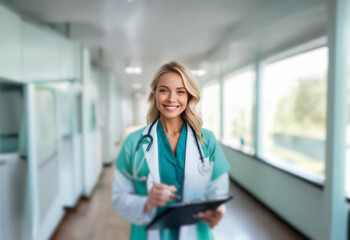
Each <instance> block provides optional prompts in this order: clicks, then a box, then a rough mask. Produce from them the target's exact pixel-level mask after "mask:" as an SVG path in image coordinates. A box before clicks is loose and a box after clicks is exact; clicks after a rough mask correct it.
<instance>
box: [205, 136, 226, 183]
mask: <svg viewBox="0 0 350 240" xmlns="http://www.w3.org/2000/svg"><path fill="white" fill-rule="evenodd" d="M208 150H209V159H210V161H213V162H214V167H213V174H212V177H211V180H212V181H213V180H215V179H217V178H218V177H220V176H221V175H222V174H224V173H226V172H228V171H229V170H230V164H229V163H228V161H227V159H226V157H225V154H224V152H223V151H222V149H221V146H220V144H219V143H218V141H216V138H215V136H214V134H213V133H212V132H210V135H209V141H208Z"/></svg>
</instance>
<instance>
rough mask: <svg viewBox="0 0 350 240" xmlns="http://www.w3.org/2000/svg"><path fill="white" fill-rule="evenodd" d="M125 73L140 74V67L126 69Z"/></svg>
mask: <svg viewBox="0 0 350 240" xmlns="http://www.w3.org/2000/svg"><path fill="white" fill-rule="evenodd" d="M125 73H126V74H141V73H142V68H140V67H126V68H125Z"/></svg>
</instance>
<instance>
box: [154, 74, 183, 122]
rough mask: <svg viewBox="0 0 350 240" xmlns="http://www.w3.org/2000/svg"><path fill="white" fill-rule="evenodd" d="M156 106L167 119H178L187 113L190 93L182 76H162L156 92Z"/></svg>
mask: <svg viewBox="0 0 350 240" xmlns="http://www.w3.org/2000/svg"><path fill="white" fill-rule="evenodd" d="M155 98H156V105H157V108H158V109H159V111H160V113H161V114H162V115H163V116H164V117H165V118H176V117H179V116H180V115H181V113H182V112H183V111H185V109H186V107H187V102H188V92H187V90H186V88H185V85H184V83H183V81H182V77H181V75H179V74H177V73H173V72H168V73H164V74H162V75H161V76H160V78H159V80H158V84H157V87H156V92H155Z"/></svg>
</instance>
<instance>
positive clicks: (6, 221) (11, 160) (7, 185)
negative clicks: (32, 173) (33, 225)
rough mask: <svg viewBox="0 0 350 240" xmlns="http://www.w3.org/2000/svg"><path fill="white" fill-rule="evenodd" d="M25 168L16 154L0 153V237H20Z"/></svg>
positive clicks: (8, 239)
mask: <svg viewBox="0 0 350 240" xmlns="http://www.w3.org/2000/svg"><path fill="white" fill-rule="evenodd" d="M26 169H27V164H26V163H25V162H24V161H23V160H21V159H20V158H19V156H18V154H3V155H0V192H1V194H0V239H7V240H16V239H20V238H21V230H22V221H23V220H22V219H23V216H24V211H23V210H22V209H23V206H24V201H23V199H24V193H25V191H24V190H25V182H26V178H25V177H26V171H27V170H26Z"/></svg>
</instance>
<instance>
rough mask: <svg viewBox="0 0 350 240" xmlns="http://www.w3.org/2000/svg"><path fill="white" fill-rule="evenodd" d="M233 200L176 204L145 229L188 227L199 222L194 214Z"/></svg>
mask: <svg viewBox="0 0 350 240" xmlns="http://www.w3.org/2000/svg"><path fill="white" fill-rule="evenodd" d="M231 199H233V196H223V197H217V198H215V199H210V200H204V201H195V202H191V203H187V204H184V203H178V204H174V205H172V206H170V207H169V208H168V209H167V210H165V211H164V212H163V213H161V214H160V215H158V216H157V217H156V218H154V219H153V220H152V221H151V222H150V223H149V224H148V225H147V227H146V229H147V230H150V229H163V228H176V227H180V226H182V225H189V224H194V223H197V222H199V221H200V220H199V219H196V218H194V217H193V215H194V214H196V213H198V212H201V211H205V210H209V209H213V210H215V209H217V208H218V207H219V206H220V205H221V204H223V203H225V202H227V201H229V200H231Z"/></svg>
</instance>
